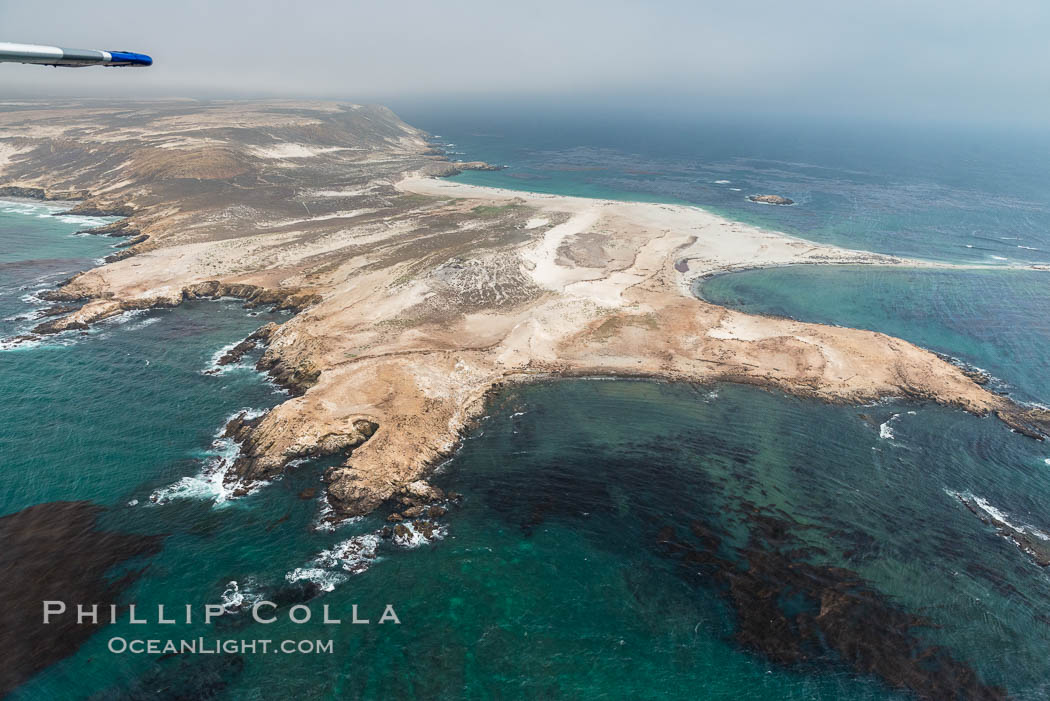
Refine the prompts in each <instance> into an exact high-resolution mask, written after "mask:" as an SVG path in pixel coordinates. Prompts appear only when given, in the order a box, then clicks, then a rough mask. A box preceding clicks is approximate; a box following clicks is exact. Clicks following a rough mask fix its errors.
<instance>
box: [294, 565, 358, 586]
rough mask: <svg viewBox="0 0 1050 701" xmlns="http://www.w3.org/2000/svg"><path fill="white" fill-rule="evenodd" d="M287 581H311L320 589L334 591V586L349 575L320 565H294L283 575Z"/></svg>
mask: <svg viewBox="0 0 1050 701" xmlns="http://www.w3.org/2000/svg"><path fill="white" fill-rule="evenodd" d="M284 578H285V579H286V580H288V581H289V582H292V583H295V582H313V583H314V584H316V585H317V586H318V587H319V588H320V589H321V591H325V592H329V591H335V588H336V587H337V586H339V585H340V584H342V583H343V582H345V581H346V580H347V579H349V577H347V576H346V575H345V574H342V573H341V572H334V571H332V570H326V569H322V568H320V567H296V568H295V569H294V570H292V571H291V572H289V573H287V574H286V575H284Z"/></svg>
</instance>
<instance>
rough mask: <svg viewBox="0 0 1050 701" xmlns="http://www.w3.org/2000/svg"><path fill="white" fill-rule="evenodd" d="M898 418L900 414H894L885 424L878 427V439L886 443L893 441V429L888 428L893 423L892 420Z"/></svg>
mask: <svg viewBox="0 0 1050 701" xmlns="http://www.w3.org/2000/svg"><path fill="white" fill-rule="evenodd" d="M899 416H900V414H894V415H893V416H891V417H890V418H889V419H888V420H887V421H886V422H885V423H883V424H881V425H880V426H879V438H881V439H883V440H886V441H892V440H893V429H892V428H890V424H891V423H892V422H893V420H894V419H896V418H897V417H899Z"/></svg>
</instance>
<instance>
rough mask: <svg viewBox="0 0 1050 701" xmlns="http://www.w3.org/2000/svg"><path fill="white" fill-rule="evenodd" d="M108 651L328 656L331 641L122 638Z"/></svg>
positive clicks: (331, 650)
mask: <svg viewBox="0 0 1050 701" xmlns="http://www.w3.org/2000/svg"><path fill="white" fill-rule="evenodd" d="M107 647H108V648H109V651H110V652H112V653H114V654H117V655H123V654H131V655H173V654H181V655H221V654H225V655H255V654H282V655H330V654H332V652H334V644H333V641H332V640H263V639H254V640H237V639H233V638H227V639H222V638H193V639H182V640H157V639H150V640H146V639H141V638H131V639H130V640H129V639H127V638H122V637H119V636H117V637H113V638H110V639H109V643H108V645H107Z"/></svg>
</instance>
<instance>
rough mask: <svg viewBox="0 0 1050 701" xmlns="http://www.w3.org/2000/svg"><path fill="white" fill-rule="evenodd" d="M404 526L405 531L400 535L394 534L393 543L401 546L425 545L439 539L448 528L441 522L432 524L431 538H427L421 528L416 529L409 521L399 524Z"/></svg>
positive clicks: (416, 546)
mask: <svg viewBox="0 0 1050 701" xmlns="http://www.w3.org/2000/svg"><path fill="white" fill-rule="evenodd" d="M399 525H402V526H404V527H405V531H406V532H405V533H403V534H402V535H398V534H397V533H395V534H394V545H398V546H400V547H402V548H418V547H419V546H420V545H426V544H428V543H432V542H434V541H435V540H441V539H442V538H444V537H445V535H446V534H447V533H448V529H447V528H446V527H445V526H443V525H441V524H437V523H435V524H434V531H433V534H432V537H431V538H429V539H428V538H427V537H426V536H425V535H423V532H422V530H416V528H415V527H414V526H413V525H412V523H411V522H405V523H402V524H399Z"/></svg>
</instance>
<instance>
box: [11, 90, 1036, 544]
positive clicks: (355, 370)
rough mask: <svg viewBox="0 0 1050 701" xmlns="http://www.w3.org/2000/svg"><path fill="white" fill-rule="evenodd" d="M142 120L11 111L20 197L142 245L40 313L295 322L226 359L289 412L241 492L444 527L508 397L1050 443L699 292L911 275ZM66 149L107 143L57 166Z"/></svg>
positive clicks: (695, 218) (853, 344)
mask: <svg viewBox="0 0 1050 701" xmlns="http://www.w3.org/2000/svg"><path fill="white" fill-rule="evenodd" d="M136 109H137V113H136V114H137V115H138V116H137V117H136V122H135V123H134V124H127V123H124V122H121V121H115V120H114V118H113V112H112V108H108V107H107V108H102V107H98V106H83V107H80V108H76V109H69V110H66V111H65V112H63V113H60V114H54V113H51V112H47V111H46V110H44V111H42V112H41V113H40V114H39V115H37V117H36V118H35V119H27V114H26V112H27V111H28V112H29V113H32V112H33V110H32V109H28V110H20V111H19V112H18V113H17V115H16V116H14V117H12V116H11V113H5V112H3V111H0V141H6V142H9V143H10V144H12V145H13V149H14V155H12V156H11V158H10V160H9V162H8V164H7V165H6V166H5V168H4V169H3V171H0V182H4V183H6V186H5V187H6V188H7V189H6V190H0V192H5V191H6V192H9V193H14V192H18V193H32V195H31V196H37V197H39V198H43V199H47V198H50V197H57V195H58V194H59V193H61V194H62V195H63V196H64V197H69V196H70V195H71V193H76V194H78V195H80V196H82V197H83V199H82V201H81V203H80V204H79V205H77V206H76V207H75V208H74V209H73V210H71V211H72V212H76V213H82V214H88V213H93V214H96V213H104V214H106V215H107V216H121V217H123V218H122V219H121V220H119V221H117V222H114V223H112V224H107V225H105V226H103V227H97V228H96V229H94V230H92V231H91V233H97V234H104V235H117V236H126V237H128V241H127V243H128V245H127V247H126V248H124V249H122V250H121V251H120V252H119V253H117V254H114V255H113V256H111V257H110V258H109V259H107V263H106V264H105V265H103V266H101V267H99V268H95V269H93V270H89V271H86V272H83V273H80V274H78V275H75V276H73V277H72V278H71V279H69V280H68V281H66V282H65V283H64V284H62V285H61V286H60V287H58V288H57V289H55V290H53V291H49V292H48V293H45V294H42V295H40V296H41V297H42V298H45V299H47V300H48V301H51V302H55V303H56V304H58V305H60V306H59V307H58V308H57V309H56V311H55V313H54V315H53V316H49V318H47V320H45V321H42V322H41V323H39V324H38V325H37V326H36V328H35V329H34V333H35V334H38V335H39V334H53V333H61V332H64V331H70V330H78V329H80V330H82V329H84V328H87V327H88V326H89V325H90V324H92V323H95V322H97V321H99V320H102V319H106V318H109V317H112V316H114V315H116V314H120V313H122V312H125V311H130V310H140V309H148V308H155V307H168V306H174V305H177V304H180V303H182V302H183V301H185V300H192V299H218V298H222V297H234V298H238V299H241V300H243V301H244V303H245V306H248V307H254V306H261V305H266V306H272V307H275V308H278V309H287V310H290V311H292V312H293V315H292V316H291V317H290V318H289V320H288V321H286V322H284V323H283V324H280V325H277V324H270V325H267V326H265V327H262V328H261V329H259V330H257V331H256V332H254V333H253V334H251V336H249V337H248V338H246V339H244V340H243V341H242V342H241V343H239V344H237V345H236V346H234V348H233V349H231V350H230V352H229V353H228V354H226V355H224V356H223V357H222V358H220V359H219V364H220V365H224V364H229V363H234V362H238V361H239V360H240V359H242V358H243V356H244V355H245V354H246V353H248V352H249V351H250V350H252V349H254V348H256V347H257V346H259V345H265V351H264V352H263V354H262V357H261V358H260V359H259V361H258V362H257V364H256V367H257V369H259V370H260V371H263V372H266V373H268V374H269V375H270V377H272V378H273V380H274V381H275V382H276V383H277V384H278V385H280V386H282V387H284V388H286V389H287V390H288V391H289V393H290V394H291V395H292V396H291V398H290V399H289V400H288V401H286V402H284V403H283V404H281V405H279V406H277V407H275V408H274V409H273V410H272V411H270V412H269V413H267V414H266V415H265V416H263V417H260V418H258V419H256V420H251V421H249V420H247V418H246V417H239V418H238V419H235V420H233V421H231V422H230V425H229V426H227V429H226V432H227V434H228V437H230V438H231V439H233V440H235V441H236V442H237V443H238V444H239V445H240V449H241V454H240V457H239V458H238V459H237V460H236V461H235V464H234V465H233V466H232V468H231V469H230V470H229V471H228V473H227V486H228V487H231V488H232V489H233V490H234V491H235V492H236V493H244V492H246V491H249V490H250V489H251V487H252V485H253V484H254V483H257V482H259V481H263V480H266V479H269V478H271V477H273V476H275V475H277V474H279V473H280V472H281V470H283V469H284V468H285V467H286V466H287V465H288V464H289V463H290V462H292V461H293V460H297V459H302V458H311V457H319V456H332V455H338V456H340V458H341V460H342V462H341V464H340V465H337V466H336V467H333V468H332V469H330V470H329V471H328V472H327V473H326V475H325V485H326V486H325V494H326V499H327V501H328V503H329V504H330V505H331V507H332V508H333V509H334V511H335V512H336V514H337V515H338V516H352V515H359V514H363V513H367V512H369V511H372V510H374V509H376V508H379V507H381V506H382V505H384V504H393V505H394V506H395V509H396V510H395V513H397V514H399V515H400V517H401V518H402V522H407V523H415V522H417V521H425V522H429V521H431V520H432V519H429V518H427V517H428V516H429V515H432V514H433V513H434V512H435V511H437V510H439V509H435V508H434V506H435V503H433V502H427V501H425V500H424V499H423V497H421V496H420V495H419V494H418V493H416V492H419V491H420V490H421V489H422V487H419V486H418V485H419V484H420V483H421V481H422V480H425V478H426V476H427V475H428V474H429V473H430V471H431V470H432V469H433V467H434V466H435V465H436V464H438V463H439V462H440V461H441V460H443V459H445V458H447V457H448V456H449V455H451V454H452V453H453V452H454V450H455V448H456V446H457V444H458V441H459V440H460V436H461V435H462V432H463V431H464V430H465V428H466V427H467V426H468V425H470V423H471V422H472V421H474V420H475V419H477V418H478V417H479V416H481V414H482V411H483V408H484V402H485V399H486V397H487V396H488V394H489V393H490V392H491V391H493V390H494V389H495V388H498V387H500V386H502V385H505V384H507V383H518V382H529V381H534V380H536V379H543V378H554V377H566V376H599V377H636V378H654V379H661V380H668V381H675V382H683V381H684V382H701V383H710V382H719V381H731V382H741V383H747V384H754V385H759V386H762V387H767V388H772V389H776V390H780V391H786V392H790V393H792V394H796V395H800V396H806V397H812V398H815V399H819V400H822V401H832V402H869V401H875V400H878V399H881V398H885V397H909V398H916V399H922V400H927V401H935V402H939V403H942V404H945V405H949V406H955V407H959V408H962V409H965V410H966V411H970V412H972V413H975V414H978V415H985V414H995V415H997V416H999V418H1001V419H1002V420H1003V421H1005V422H1006V423H1007V424H1008V425H1010V426H1011V427H1013V428H1015V430H1018V431H1019V432H1022V433H1025V435H1031V436H1033V437H1041V436H1042V435H1043V434H1045V433H1046V432H1047V431H1048V430H1050V420H1048V417H1050V414H1048V413H1047V412H1045V411H1042V410H1039V409H1035V408H1029V407H1021V406H1018V405H1016V404H1014V403H1013V402H1011V401H1010V400H1009V399H1008V398H1004V397H1001V396H999V395H996V394H995V393H993V392H990V391H989V390H988V389H987V388H985V387H982V386H981V385H980V384H978V383H977V382H975V381H974V380H975V378H974V377H972V376H968V375H967V374H966V373H965V372H963V371H962V370H961V369H960V368H958V367H955V366H954V365H952V364H951V363H948V362H945V361H944V360H943V359H941V358H938V357H937V356H936V355H934V354H933V353H930V352H929V351H926V350H923V349H921V348H917V347H915V346H913V345H912V344H909V343H907V342H905V341H902V340H900V339H895V338H892V337H889V336H886V335H884V334H877V333H872V332H868V331H859V330H854V329H844V328H836V327H827V326H821V325H818V324H805V323H801V322H796V321H792V320H787V319H776V318H770V317H757V316H751V315H747V314H741V313H737V312H733V311H730V310H727V309H723V308H720V307H717V306H714V305H711V304H708V303H705V302H703V301H701V300H697V299H695V298H693V297H692V295H691V293H690V285H691V283H692V282H693V281H694V280H695V279H697V278H698V277H700V276H703V275H707V274H710V273H712V272H717V271H724V270H732V269H737V268H740V267H744V266H767V265H785V264H799V263H804V264H813V263H817V264H827V263H878V264H886V265H900V264H907V265H913V264H916V263H915V262H913V261H902V260H900V259H896V258H891V257H887V256H878V255H876V254H871V253H867V252H863V251H849V250H846V249H840V248H835V247H831V246H822V245H818V244H814V243H812V242H808V241H802V240H800V239H794V238H792V237H788V236H784V235H782V234H779V233H776V232H768V231H762V230H759V229H755V228H753V227H749V226H746V225H743V224H739V223H736V222H730V221H727V220H725V219H722V218H720V217H717V216H715V215H712V214H709V213H707V212H704V211H703V210H699V209H697V208H691V207H682V206H676V205H662V204H647V203H625V202H610V201H603V200H588V199H584V198H567V197H557V196H553V195H539V194H532V193H522V192H509V191H501V190H493V189H488V188H476V187H471V186H466V185H463V184H462V183H455V182H449V181H443V180H434V179H433V178H431V177H427V176H432V175H449V174H454V173H455V172H459V171H462V170H463V169H464V168H467V167H472V168H475V169H491V168H495V167H496V166H489V165H488V164H479V163H466V164H464V163H451V162H448V161H447V160H444V159H443V157H442V156H441V155H440V154H437V155H436V154H435V153H434V152H433V150H432V147H431V146H430V145H429V144H428V142H427V140H426V135H425V134H423V133H422V132H420V131H419V130H416V129H414V128H412V127H410V126H408V125H406V124H404V123H403V122H401V121H400V120H398V119H397V117H396V116H394V115H393V113H391V112H390V111H389V110H386V109H385V108H381V107H374V106H372V107H366V106H358V105H338V104H334V103H333V104H324V105H318V104H315V103H312V104H309V105H306V104H304V105H298V106H297V105H295V104H293V103H287V102H280V103H276V104H274V105H270V104H268V103H259V102H253V103H227V102H212V103H201V104H200V105H199V106H197V107H196V108H194V109H187V108H186V107H185V106H180V107H179V108H178V109H175V108H173V107H172V106H171V105H169V104H164V103H158V104H154V105H151V104H149V103H137V107H136ZM44 112H47V114H44ZM30 116H32V115H30ZM49 120H51V121H50V122H49ZM232 123H236V124H240V125H242V126H238V127H236V128H232V127H227V126H225V125H228V124H232ZM216 124H219V125H224V126H223V127H222V128H218V127H216V126H215V125H216ZM27 125H30V126H27ZM304 125H305V126H304ZM34 129H40V130H41V131H39V132H35V131H34ZM55 130H58V131H57V132H56V131H55ZM63 130H64V131H63ZM56 133H57V134H64V135H59V136H56ZM56 140H62V141H61V143H63V144H67V145H68V144H69V143H81V144H89V145H90V148H77V149H72V148H65V150H59V151H57V152H56V150H55V143H56ZM55 153H58V154H59V155H57V156H56V155H54V154H55ZM118 159H119V160H118ZM40 162H46V163H48V168H47V170H46V174H41V168H40V166H39V163H40ZM113 162H121V163H122V164H123V165H121V167H120V168H117V169H114V168H113V167H112V163H113ZM9 196H14V195H9ZM74 303H76V304H77V305H78V306H77V307H76V308H75V309H74V308H72V307H73V304H74ZM61 314H65V316H62V315H61ZM410 485H417V486H416V487H410ZM413 490H415V492H413ZM402 499H414V500H416V501H415V502H410V503H402V502H401V501H399V500H402ZM441 508H445V507H441ZM417 510H418V512H417ZM407 527H408V526H406V528H407ZM393 528H394V529H396V526H394V527H393ZM413 528H415V526H413ZM419 528H425V526H424V525H419Z"/></svg>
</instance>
